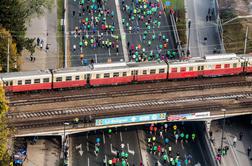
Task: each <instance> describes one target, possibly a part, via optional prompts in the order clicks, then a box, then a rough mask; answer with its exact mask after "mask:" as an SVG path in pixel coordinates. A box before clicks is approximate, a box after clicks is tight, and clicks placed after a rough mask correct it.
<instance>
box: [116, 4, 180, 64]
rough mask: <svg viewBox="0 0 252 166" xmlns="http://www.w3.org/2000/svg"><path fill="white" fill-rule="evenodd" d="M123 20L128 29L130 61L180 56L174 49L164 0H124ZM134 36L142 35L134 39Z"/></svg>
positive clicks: (157, 59)
mask: <svg viewBox="0 0 252 166" xmlns="http://www.w3.org/2000/svg"><path fill="white" fill-rule="evenodd" d="M121 11H122V13H123V18H122V24H123V26H124V29H125V30H126V33H127V48H128V51H129V59H130V61H135V62H142V61H153V60H155V61H162V60H167V59H174V58H177V57H178V54H177V52H176V51H175V50H172V49H171V46H169V45H170V42H171V41H169V33H168V31H169V30H168V25H167V24H163V22H165V21H164V20H165V19H166V18H164V19H163V20H162V19H161V18H162V17H164V12H165V11H164V9H163V8H162V4H161V1H160V0H122V1H121ZM133 36H139V38H138V40H137V41H136V40H134V39H136V38H134V37H133Z"/></svg>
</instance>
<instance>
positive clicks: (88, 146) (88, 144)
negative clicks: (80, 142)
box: [87, 142, 89, 151]
mask: <svg viewBox="0 0 252 166" xmlns="http://www.w3.org/2000/svg"><path fill="white" fill-rule="evenodd" d="M87 151H89V143H88V142H87Z"/></svg>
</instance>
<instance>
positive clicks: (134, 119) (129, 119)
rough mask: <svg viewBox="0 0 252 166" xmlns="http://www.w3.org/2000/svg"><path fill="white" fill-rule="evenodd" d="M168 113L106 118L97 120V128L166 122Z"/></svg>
mask: <svg viewBox="0 0 252 166" xmlns="http://www.w3.org/2000/svg"><path fill="white" fill-rule="evenodd" d="M165 119H166V113H159V114H146V115H136V116H123V117H116V118H105V119H96V120H95V125H96V126H105V125H114V124H124V123H139V122H147V121H159V120H165Z"/></svg>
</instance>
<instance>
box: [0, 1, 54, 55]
mask: <svg viewBox="0 0 252 166" xmlns="http://www.w3.org/2000/svg"><path fill="white" fill-rule="evenodd" d="M52 4H53V0H1V3H0V27H4V28H6V29H7V30H9V31H10V33H11V35H12V37H13V40H14V41H15V43H16V44H17V45H16V47H17V52H18V53H20V52H21V51H22V50H23V48H27V49H28V50H29V51H30V52H31V53H32V52H33V51H34V48H33V44H32V43H31V42H32V41H33V40H32V39H27V38H26V37H25V32H26V26H25V23H26V21H28V20H29V19H30V18H31V16H32V15H33V14H38V15H41V14H43V11H44V9H45V8H48V9H50V8H51V7H52Z"/></svg>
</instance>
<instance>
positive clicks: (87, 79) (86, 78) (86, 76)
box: [84, 73, 91, 85]
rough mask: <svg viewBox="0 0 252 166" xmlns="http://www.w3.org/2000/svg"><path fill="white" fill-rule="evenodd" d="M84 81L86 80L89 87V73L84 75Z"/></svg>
mask: <svg viewBox="0 0 252 166" xmlns="http://www.w3.org/2000/svg"><path fill="white" fill-rule="evenodd" d="M84 79H85V80H86V82H87V85H90V79H91V74H90V73H88V74H85V75H84Z"/></svg>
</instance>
